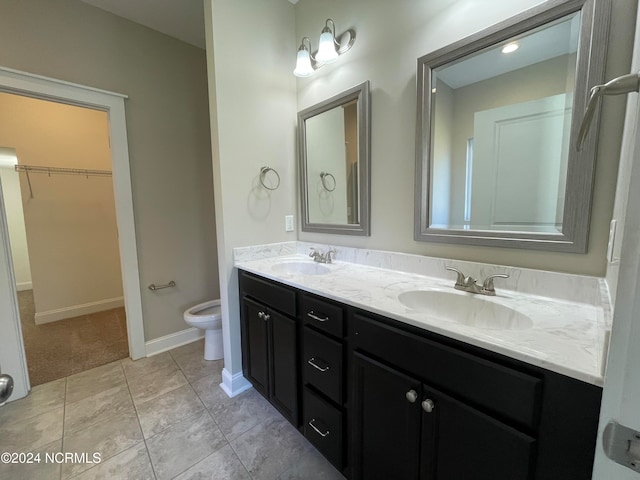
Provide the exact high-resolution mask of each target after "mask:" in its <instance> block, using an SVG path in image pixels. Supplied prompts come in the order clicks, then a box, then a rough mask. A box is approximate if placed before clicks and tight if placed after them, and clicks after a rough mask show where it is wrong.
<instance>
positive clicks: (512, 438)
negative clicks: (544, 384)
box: [421, 386, 536, 480]
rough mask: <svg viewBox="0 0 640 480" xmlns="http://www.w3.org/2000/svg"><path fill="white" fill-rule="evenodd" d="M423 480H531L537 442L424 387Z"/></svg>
mask: <svg viewBox="0 0 640 480" xmlns="http://www.w3.org/2000/svg"><path fill="white" fill-rule="evenodd" d="M422 402H424V403H423V404H422V405H423V414H422V425H423V433H422V448H421V454H422V459H421V478H422V479H423V480H461V479H473V480H529V479H531V478H533V465H534V462H535V458H534V453H535V443H536V442H535V439H533V438H531V437H529V436H528V435H525V434H524V433H522V432H520V431H518V430H516V429H514V428H512V427H509V426H507V425H505V424H503V423H501V422H499V421H497V420H495V419H494V418H492V417H490V416H488V415H486V414H484V413H482V412H479V411H477V410H475V409H473V408H471V407H469V406H468V405H466V404H464V403H462V402H459V401H457V400H455V399H453V398H451V397H449V396H447V395H444V394H442V393H440V392H438V391H437V390H434V389H432V388H429V387H428V386H423V397H422Z"/></svg>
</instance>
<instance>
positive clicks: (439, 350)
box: [353, 314, 542, 430]
mask: <svg viewBox="0 0 640 480" xmlns="http://www.w3.org/2000/svg"><path fill="white" fill-rule="evenodd" d="M353 320H354V322H353V339H354V348H356V349H359V350H363V351H366V352H368V353H370V354H372V355H374V356H377V357H380V358H384V359H385V361H388V362H389V363H391V364H393V365H396V366H397V367H399V368H401V369H403V370H405V371H406V372H409V373H411V374H412V375H416V376H418V377H419V378H420V379H421V380H422V381H425V382H427V383H429V384H431V385H433V386H434V387H437V388H440V389H442V390H443V391H444V392H447V393H449V394H451V395H452V396H455V397H456V398H458V399H462V400H465V401H466V403H468V404H469V405H472V406H476V407H477V408H479V409H481V410H484V411H486V412H489V413H491V414H493V415H494V416H495V417H497V418H503V419H506V420H511V421H515V422H517V423H518V424H520V425H523V426H525V427H528V428H531V429H534V430H535V429H537V425H538V421H539V414H540V403H541V393H542V380H541V379H540V378H538V377H535V376H532V375H529V374H527V373H524V372H521V371H518V370H515V369H513V368H509V367H507V366H504V365H501V364H499V363H496V362H493V361H490V360H487V359H484V358H481V357H478V356H475V355H472V354H470V353H467V352H464V351H461V350H457V349H454V348H452V347H449V346H447V345H443V344H440V343H438V342H435V341H432V340H429V339H427V338H423V337H421V336H419V335H417V334H414V333H411V332H407V331H403V330H401V329H399V328H396V327H394V326H391V325H387V324H386V323H382V322H380V321H377V320H374V319H371V318H368V317H365V316H363V315H360V314H354V316H353Z"/></svg>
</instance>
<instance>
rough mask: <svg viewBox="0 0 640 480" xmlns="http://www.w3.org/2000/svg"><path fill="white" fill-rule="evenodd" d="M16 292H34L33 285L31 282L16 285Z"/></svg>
mask: <svg viewBox="0 0 640 480" xmlns="http://www.w3.org/2000/svg"><path fill="white" fill-rule="evenodd" d="M16 290H17V291H18V292H23V291H25V290H33V283H31V282H20V283H16Z"/></svg>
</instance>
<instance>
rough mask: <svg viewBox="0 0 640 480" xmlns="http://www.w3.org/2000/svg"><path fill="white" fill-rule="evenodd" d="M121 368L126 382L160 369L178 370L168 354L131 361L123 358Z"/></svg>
mask: <svg viewBox="0 0 640 480" xmlns="http://www.w3.org/2000/svg"><path fill="white" fill-rule="evenodd" d="M122 368H123V369H124V374H125V376H126V377H127V380H128V381H133V382H135V381H136V380H140V379H141V378H143V377H144V376H146V375H149V374H150V373H153V372H156V371H157V370H162V369H165V370H166V369H171V368H173V369H174V370H177V369H178V365H177V364H176V362H175V361H174V360H173V357H172V356H171V354H170V353H169V352H164V353H160V354H158V355H153V356H151V357H146V358H141V359H139V360H131V359H130V358H125V359H124V360H122Z"/></svg>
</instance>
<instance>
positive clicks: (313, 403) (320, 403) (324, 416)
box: [303, 387, 342, 470]
mask: <svg viewBox="0 0 640 480" xmlns="http://www.w3.org/2000/svg"><path fill="white" fill-rule="evenodd" d="M303 401H304V407H303V410H304V413H303V432H304V436H305V437H306V438H307V440H309V441H310V442H311V443H312V444H313V445H314V446H315V447H316V448H317V449H318V450H319V451H320V453H322V454H323V455H324V456H325V457H326V458H327V460H329V461H330V462H331V463H332V464H333V465H334V466H335V467H336V468H337V469H338V470H342V413H341V412H340V410H338V409H337V408H335V407H333V406H332V405H331V404H329V403H328V402H326V401H325V400H323V399H321V398H320V397H319V396H317V395H316V394H314V393H313V392H312V391H311V390H309V389H308V388H306V387H305V389H304V399H303Z"/></svg>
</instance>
